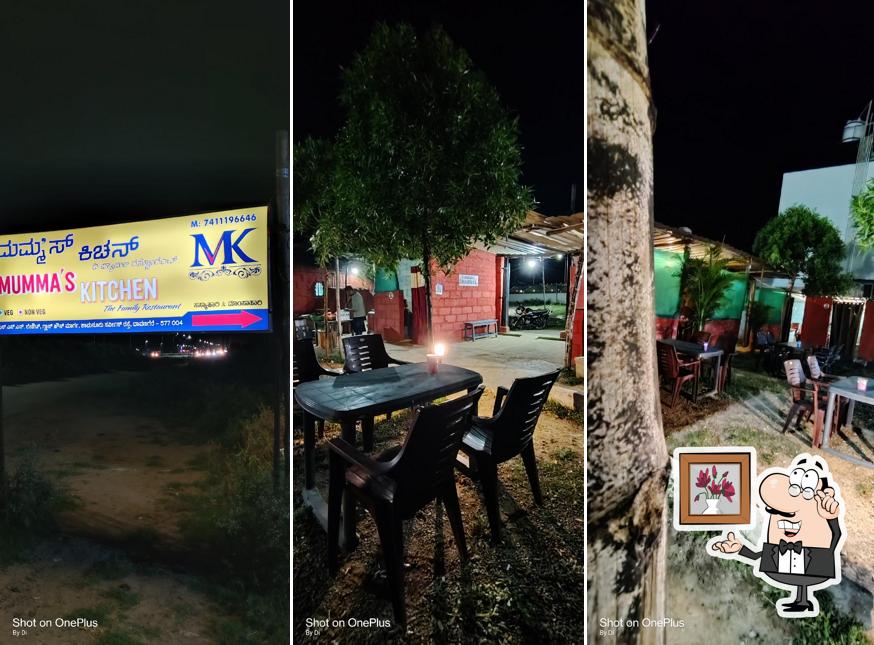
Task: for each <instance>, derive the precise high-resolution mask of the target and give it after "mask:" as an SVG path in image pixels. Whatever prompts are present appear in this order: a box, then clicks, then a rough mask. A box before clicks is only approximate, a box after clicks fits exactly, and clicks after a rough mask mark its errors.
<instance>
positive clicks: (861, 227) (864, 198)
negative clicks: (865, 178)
mask: <svg viewBox="0 0 874 645" xmlns="http://www.w3.org/2000/svg"><path fill="white" fill-rule="evenodd" d="M850 208H851V210H852V211H853V225H854V226H855V227H856V241H857V242H858V243H859V246H861V247H862V248H863V249H869V250H870V249H874V179H871V180H870V181H869V182H868V184H867V185H866V186H865V190H863V191H862V192H861V193H859V194H858V195H853V198H852V200H851V201H850Z"/></svg>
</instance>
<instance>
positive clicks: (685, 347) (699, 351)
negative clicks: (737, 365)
mask: <svg viewBox="0 0 874 645" xmlns="http://www.w3.org/2000/svg"><path fill="white" fill-rule="evenodd" d="M661 342H663V343H665V344H667V345H671V346H673V347H674V349H676V350H677V353H678V354H684V355H686V356H693V357H694V358H697V359H699V360H702V361H707V360H712V361H715V363H716V365H715V369H714V370H713V389H711V390H709V391H707V392H704V394H701V395H700V396H716V395H717V394H719V368H720V367H721V366H722V355H723V353H724V352H723V351H722V350H721V349H716V348H715V347H708V348H707V349H704V345H700V344H699V343H693V342H690V341H687V340H677V339H676V338H668V339H664V340H662V341H661ZM698 396H699V394H698V381H695V399H696V400H697V399H698Z"/></svg>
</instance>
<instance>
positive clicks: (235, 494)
mask: <svg viewBox="0 0 874 645" xmlns="http://www.w3.org/2000/svg"><path fill="white" fill-rule="evenodd" d="M223 436H224V437H225V439H226V449H225V450H224V451H221V452H219V453H217V454H216V455H215V456H214V458H213V459H211V461H210V463H209V466H208V473H207V477H206V479H205V480H204V481H203V482H202V483H201V484H200V486H199V487H200V492H199V493H198V494H195V495H194V496H193V499H192V500H191V501H192V504H191V508H192V511H191V513H190V514H189V515H188V516H187V517H186V518H185V519H184V520H183V521H182V522H181V525H180V528H181V530H182V535H183V537H184V539H185V540H186V541H187V542H189V544H190V545H191V546H192V547H194V548H196V549H198V550H199V551H200V552H202V553H208V554H209V556H210V558H211V559H212V561H213V564H214V566H213V567H211V568H213V569H214V571H215V574H214V577H215V578H216V579H217V580H218V581H219V582H220V583H221V584H223V585H226V586H227V589H226V590H224V591H222V592H221V593H220V594H219V595H221V596H222V597H221V598H220V601H221V602H223V603H224V604H225V605H227V606H229V607H232V608H234V609H235V610H240V611H242V613H243V616H242V617H241V621H238V620H237V619H235V618H231V619H229V620H228V621H225V623H222V624H221V625H219V626H218V631H219V636H220V637H221V638H220V639H219V640H220V641H228V642H241V643H242V642H253V643H256V642H265V641H264V639H268V640H269V639H270V638H272V636H271V635H272V634H280V633H284V634H287V633H288V620H289V617H288V611H287V610H288V600H289V596H288V569H289V557H290V546H289V545H290V535H289V499H288V495H287V492H286V491H285V490H284V489H283V491H282V492H280V493H279V494H275V493H274V492H273V480H272V465H273V457H272V456H273V411H272V410H271V409H270V408H266V407H263V406H262V407H260V408H259V409H258V410H257V412H256V413H255V414H254V415H252V416H251V417H248V418H245V419H236V420H231V421H230V422H229V424H228V427H227V429H226V430H225V432H224V433H223ZM231 445H233V446H234V447H235V450H233V451H232V450H230V449H229V448H228V447H229V446H231ZM213 591H215V590H213ZM244 601H245V602H244ZM237 630H239V632H240V633H241V634H242V633H246V634H249V635H251V638H252V640H249V639H248V637H247V638H246V639H242V640H241V639H236V640H235V639H234V638H230V640H229V639H228V638H226V637H227V636H228V633H236V631H237ZM259 639H260V640H259Z"/></svg>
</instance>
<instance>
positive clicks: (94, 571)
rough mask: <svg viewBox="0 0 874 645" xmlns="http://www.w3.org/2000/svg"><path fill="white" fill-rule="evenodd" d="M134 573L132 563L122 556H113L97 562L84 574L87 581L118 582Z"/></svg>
mask: <svg viewBox="0 0 874 645" xmlns="http://www.w3.org/2000/svg"><path fill="white" fill-rule="evenodd" d="M134 571H135V567H134V564H133V562H131V561H130V560H128V559H127V558H126V557H124V556H123V555H119V554H113V555H111V556H110V557H108V558H106V559H105V560H98V561H97V562H95V563H94V564H92V565H91V566H90V567H89V568H88V570H87V571H86V572H85V578H86V580H89V581H98V580H120V579H121V578H124V577H126V576H129V575H130V574H132V573H133V572H134Z"/></svg>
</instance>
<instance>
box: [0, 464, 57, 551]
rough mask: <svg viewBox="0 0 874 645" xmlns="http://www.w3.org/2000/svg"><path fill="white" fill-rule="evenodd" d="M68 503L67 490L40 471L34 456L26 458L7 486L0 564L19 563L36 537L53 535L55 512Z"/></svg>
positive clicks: (0, 528) (0, 529) (1, 522)
mask: <svg viewBox="0 0 874 645" xmlns="http://www.w3.org/2000/svg"><path fill="white" fill-rule="evenodd" d="M69 502H70V498H69V496H68V495H67V493H66V491H64V490H63V489H60V488H58V486H57V485H56V484H55V483H54V482H53V481H52V480H50V479H48V478H47V477H46V476H45V475H43V474H42V473H41V472H40V470H39V468H38V464H37V461H36V459H35V458H34V457H33V456H32V455H26V456H25V458H24V459H23V460H22V461H21V462H20V463H19V465H18V467H17V468H16V469H15V471H14V472H12V474H11V475H10V476H9V479H8V481H7V485H6V511H5V513H4V512H2V511H0V565H5V564H8V563H9V562H11V561H14V560H17V559H18V558H19V557H20V556H21V553H22V551H23V550H24V549H26V548H27V547H28V546H30V545H32V544H33V541H34V538H36V537H39V536H43V535H46V534H48V533H49V532H51V531H52V529H54V528H55V526H56V524H55V515H56V513H57V512H58V511H59V510H61V509H62V508H64V507H65V506H67V505H68V504H69Z"/></svg>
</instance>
